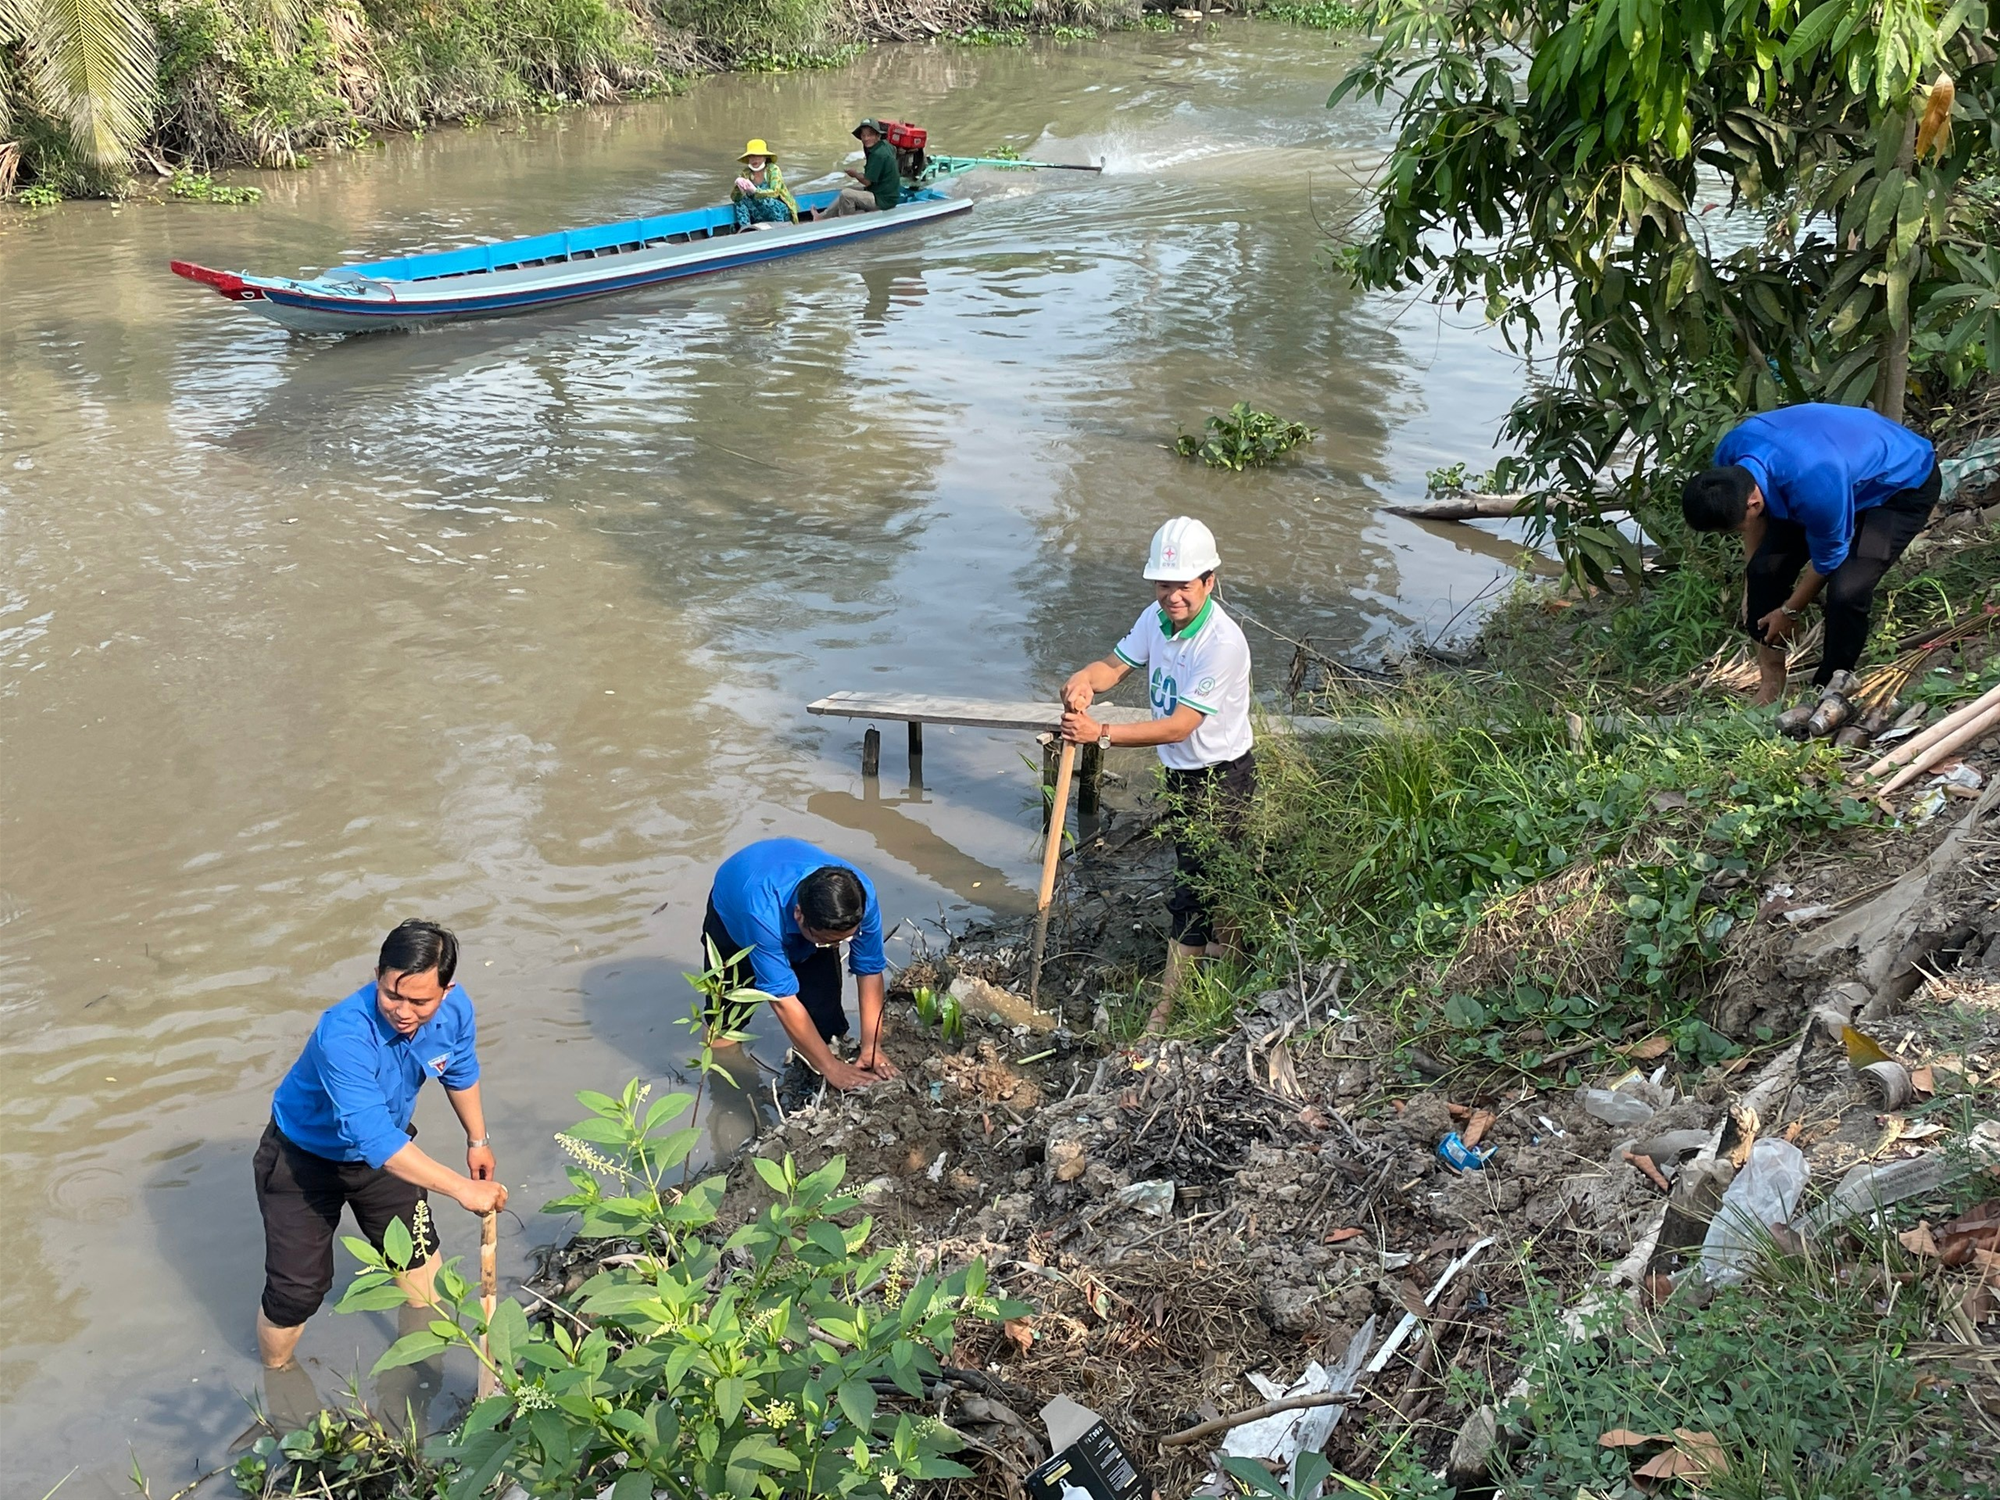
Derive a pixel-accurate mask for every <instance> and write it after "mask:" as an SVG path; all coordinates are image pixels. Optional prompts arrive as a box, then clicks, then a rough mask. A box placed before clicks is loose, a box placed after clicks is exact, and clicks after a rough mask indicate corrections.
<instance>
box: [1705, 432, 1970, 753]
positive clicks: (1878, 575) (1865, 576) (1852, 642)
mask: <svg viewBox="0 0 2000 1500" xmlns="http://www.w3.org/2000/svg"><path fill="white" fill-rule="evenodd" d="M1940 488H1941V480H1940V477H1939V474H1938V466H1937V454H1936V452H1935V451H1934V450H1933V449H1932V447H1931V445H1930V444H1929V443H1928V442H1927V441H1925V440H1924V439H1923V438H1920V437H1918V436H1917V435H1916V434H1915V433H1914V432H1911V431H1910V430H1909V429H1908V428H1906V427H1903V426H1900V425H1899V424H1897V423H1895V422H1891V421H1890V420H1889V419H1888V418H1887V417H1883V416H1878V415H1877V414H1876V413H1874V412H1872V411H1869V410H1867V409H1866V408H1865V407H1859V406H1829V405H1824V404H1820V403H1810V404H1807V405H1804V406H1787V407H1782V408H1780V409H1779V410H1777V411H1767V412H1764V413H1762V414H1760V415H1758V416H1754V417H1751V418H1750V419H1749V420H1748V421H1746V422H1744V423H1742V424H1741V425H1740V426H1738V427H1737V428H1736V429H1735V430H1734V431H1732V432H1731V433H1730V434H1729V435H1728V436H1727V437H1725V438H1724V439H1723V440H1722V442H1721V444H1720V445H1719V446H1718V447H1717V448H1716V450H1715V467H1714V468H1711V469H1705V470H1703V471H1702V472H1701V473H1699V474H1697V475H1695V476H1694V477H1693V478H1692V479H1690V480H1689V481H1688V482H1687V487H1686V488H1685V489H1684V490H1683V491H1682V492H1681V511H1682V514H1683V515H1685V516H1686V518H1687V523H1688V525H1689V526H1690V527H1692V528H1693V529H1694V530H1696V531H1733V532H1736V533H1737V534H1739V535H1740V536H1741V537H1742V538H1743V553H1744V557H1745V559H1746V560H1747V561H1746V566H1745V569H1744V590H1743V612H1742V618H1741V619H1740V620H1739V621H1738V624H1739V625H1740V626H1741V628H1743V629H1746V630H1748V631H1749V633H1750V635H1751V637H1752V638H1753V639H1754V640H1755V641H1756V642H1757V674H1758V686H1757V698H1756V701H1757V704H1758V706H1759V707H1762V706H1763V705H1765V704H1768V703H1774V702H1776V701H1777V700H1778V698H1779V697H1780V696H1781V695H1782V694H1783V693H1784V691H1785V663H1786V643H1787V642H1788V641H1790V640H1791V638H1792V636H1793V635H1794V634H1795V633H1796V632H1797V630H1798V623H1799V616H1800V615H1801V614H1803V613H1804V612H1805V609H1806V607H1807V606H1808V605H1810V604H1811V603H1812V602H1813V601H1814V600H1815V599H1819V600H1820V601H1821V607H1822V608H1823V609H1824V610H1825V623H1826V637H1825V645H1824V646H1823V647H1822V649H1821V653H1820V665H1819V671H1818V672H1817V673H1816V674H1815V675H1814V677H1813V683H1814V685H1815V686H1816V687H1818V688H1820V689H1822V691H1823V692H1827V693H1836V694H1844V693H1845V692H1846V691H1847V689H1848V687H1849V686H1850V685H1851V683H1852V681H1853V672H1854V668H1855V665H1856V664H1857V663H1858V662H1859V661H1860V660H1861V648H1862V647H1863V646H1864V645H1866V644H1867V641H1868V618H1869V612H1870V610H1871V609H1872V607H1873V605H1874V601H1875V587H1876V585H1877V584H1879V583H1880V582H1881V581H1882V575H1883V574H1884V573H1886V572H1888V571H1889V565H1890V564H1891V563H1893V562H1894V561H1895V560H1896V559H1897V558H1899V557H1901V556H1902V555H1903V550H1904V549H1905V548H1906V547H1908V546H1909V545H1910V542H1911V541H1912V539H1914V538H1915V536H1916V535H1917V533H1918V532H1920V531H1922V530H1923V529H1924V525H1925V523H1926V522H1927V521H1928V520H1929V519H1930V513H1931V507H1932V506H1933V505H1935V504H1937V500H1938V493H1939V490H1940ZM1787 717H1796V718H1797V719H1798V721H1799V723H1801V724H1803V722H1804V716H1803V715H1799V714H1797V713H1796V711H1793V712H1792V713H1791V714H1789V715H1788V716H1787Z"/></svg>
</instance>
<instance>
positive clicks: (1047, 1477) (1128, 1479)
mask: <svg viewBox="0 0 2000 1500" xmlns="http://www.w3.org/2000/svg"><path fill="white" fill-rule="evenodd" d="M1042 1425H1043V1426H1045V1427H1047V1428H1048V1430H1049V1451H1050V1452H1051V1453H1053V1454H1054V1455H1055V1457H1053V1458H1051V1459H1049V1460H1048V1461H1047V1462H1046V1463H1044V1464H1043V1465H1042V1466H1041V1467H1040V1468H1038V1469H1036V1470H1035V1471H1034V1472H1033V1473H1032V1474H1030V1475H1029V1476H1028V1494H1029V1495H1030V1496H1031V1497H1032V1500H1145V1497H1146V1496H1147V1495H1149V1494H1150V1493H1151V1491H1152V1486H1151V1485H1150V1484H1148V1483H1147V1480H1146V1476H1145V1475H1144V1474H1142V1473H1140V1471H1139V1465H1138V1463H1137V1462H1136V1461H1135V1460H1134V1459H1133V1457H1132V1455H1131V1454H1129V1453H1127V1452H1126V1451H1125V1447H1124V1445H1123V1444H1122V1443H1120V1442H1119V1441H1118V1438H1117V1435H1116V1434H1115V1433H1113V1432H1112V1430H1111V1429H1110V1427H1108V1426H1107V1425H1106V1424H1105V1421H1104V1419H1103V1418H1102V1417H1100V1416H1098V1414H1097V1413H1096V1412H1094V1411H1092V1410H1091V1409H1090V1408H1089V1407H1087V1406H1079V1405H1078V1404H1077V1403H1076V1402H1074V1401H1072V1400H1070V1399H1069V1397H1067V1396H1058V1397H1056V1398H1055V1400H1053V1401H1051V1402H1050V1403H1049V1404H1048V1405H1047V1406H1045V1407H1043V1408H1042Z"/></svg>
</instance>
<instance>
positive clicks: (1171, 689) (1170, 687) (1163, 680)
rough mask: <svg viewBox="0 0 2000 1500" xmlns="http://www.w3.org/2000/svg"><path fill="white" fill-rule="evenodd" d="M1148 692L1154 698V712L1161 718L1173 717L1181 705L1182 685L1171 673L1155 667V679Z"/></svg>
mask: <svg viewBox="0 0 2000 1500" xmlns="http://www.w3.org/2000/svg"><path fill="white" fill-rule="evenodd" d="M1148 692H1149V695H1150V696H1151V698H1152V700H1153V713H1154V714H1155V715H1156V716H1157V717H1159V718H1162V719H1165V718H1170V717H1172V715H1173V711H1174V710H1175V709H1176V708H1178V707H1180V702H1181V695H1180V687H1179V684H1177V683H1176V682H1175V681H1174V679H1173V676H1172V674H1171V673H1167V672H1162V671H1161V670H1160V669H1159V668H1158V667H1155V668H1153V680H1152V684H1151V687H1150V688H1149V689H1148Z"/></svg>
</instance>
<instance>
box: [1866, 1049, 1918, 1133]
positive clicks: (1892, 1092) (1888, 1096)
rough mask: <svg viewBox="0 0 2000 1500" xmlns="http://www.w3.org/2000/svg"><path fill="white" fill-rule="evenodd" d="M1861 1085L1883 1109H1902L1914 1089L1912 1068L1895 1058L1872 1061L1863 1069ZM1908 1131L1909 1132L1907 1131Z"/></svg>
mask: <svg viewBox="0 0 2000 1500" xmlns="http://www.w3.org/2000/svg"><path fill="white" fill-rule="evenodd" d="M1861 1087H1862V1088H1863V1089H1864V1090H1865V1091H1866V1092H1867V1093H1868V1094H1869V1096H1870V1097H1871V1098H1873V1099H1874V1101H1875V1102H1876V1103H1877V1104H1878V1105H1880V1106H1881V1107H1882V1108H1883V1109H1887V1110H1896V1109H1901V1108H1902V1107H1903V1106H1904V1105H1905V1104H1908V1103H1909V1102H1910V1096H1911V1094H1912V1092H1914V1091H1913V1089H1912V1088H1911V1085H1910V1070H1909V1069H1908V1068H1906V1067H1904V1066H1903V1065H1902V1064H1901V1063H1899V1062H1897V1061H1895V1060H1894V1059H1893V1058H1891V1059H1889V1060H1888V1061H1885V1062H1877V1063H1870V1064H1869V1065H1868V1066H1867V1067H1865V1068H1863V1069H1862V1070H1861ZM1906 1133H1907V1132H1906Z"/></svg>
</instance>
